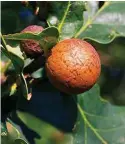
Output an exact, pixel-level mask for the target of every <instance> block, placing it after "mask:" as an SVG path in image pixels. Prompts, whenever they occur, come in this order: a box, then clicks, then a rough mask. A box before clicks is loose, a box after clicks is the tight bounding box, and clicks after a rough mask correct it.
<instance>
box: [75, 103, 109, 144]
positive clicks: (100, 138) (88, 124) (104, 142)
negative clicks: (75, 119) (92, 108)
mask: <svg viewBox="0 0 125 144" xmlns="http://www.w3.org/2000/svg"><path fill="white" fill-rule="evenodd" d="M77 107H78V110H79V112H80V114H81V116H82V118H83V119H84V121H85V123H86V124H87V126H88V127H89V128H90V129H91V130H92V131H93V132H94V134H95V135H96V136H97V138H98V139H99V140H100V141H101V142H102V143H103V144H107V142H106V141H105V140H104V139H103V138H102V137H101V135H100V134H99V133H98V132H97V131H96V130H95V128H94V127H93V126H92V125H91V123H90V122H89V121H88V120H87V118H86V115H85V113H84V111H83V110H82V108H81V106H80V105H79V104H77Z"/></svg>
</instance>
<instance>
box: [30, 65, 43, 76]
mask: <svg viewBox="0 0 125 144" xmlns="http://www.w3.org/2000/svg"><path fill="white" fill-rule="evenodd" d="M44 75H45V69H44V68H43V67H42V68H40V69H38V70H37V71H35V72H33V73H32V74H31V76H32V77H33V78H41V77H43V76H44Z"/></svg>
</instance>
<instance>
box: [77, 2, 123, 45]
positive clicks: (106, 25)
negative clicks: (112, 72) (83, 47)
mask: <svg viewBox="0 0 125 144" xmlns="http://www.w3.org/2000/svg"><path fill="white" fill-rule="evenodd" d="M124 7H125V2H118V1H117V2H109V1H108V2H105V4H104V5H103V6H102V7H101V8H100V9H99V10H98V11H97V12H96V13H95V15H94V16H93V17H91V18H89V19H88V20H87V21H86V23H84V25H83V26H82V27H81V29H80V30H79V31H78V32H77V33H76V34H75V38H80V39H92V40H94V41H96V42H98V43H103V44H106V43H110V42H111V41H112V40H114V39H115V38H116V37H125V28H124V27H125V19H124V17H125V9H124Z"/></svg>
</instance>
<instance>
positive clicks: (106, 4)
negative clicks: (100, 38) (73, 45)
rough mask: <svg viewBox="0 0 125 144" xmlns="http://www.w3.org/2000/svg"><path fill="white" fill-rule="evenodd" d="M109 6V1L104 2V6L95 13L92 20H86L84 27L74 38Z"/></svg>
mask: <svg viewBox="0 0 125 144" xmlns="http://www.w3.org/2000/svg"><path fill="white" fill-rule="evenodd" d="M109 4H110V1H106V2H105V3H104V5H103V6H102V7H101V8H100V9H99V10H98V11H97V13H96V14H95V16H93V18H91V19H88V21H87V22H86V24H85V25H83V27H82V28H81V29H80V30H79V31H78V32H77V33H76V34H75V36H74V37H75V38H77V37H78V36H79V35H80V34H81V33H82V32H84V31H85V30H86V28H87V27H88V26H89V25H90V24H91V23H92V22H93V21H94V20H95V18H96V17H97V16H98V15H99V14H100V13H101V12H102V11H103V10H104V9H105V8H106V7H107V6H108V5H109Z"/></svg>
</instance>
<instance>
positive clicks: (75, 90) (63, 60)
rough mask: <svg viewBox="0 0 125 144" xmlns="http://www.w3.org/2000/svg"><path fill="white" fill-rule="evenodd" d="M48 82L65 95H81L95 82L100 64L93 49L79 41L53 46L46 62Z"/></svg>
mask: <svg viewBox="0 0 125 144" xmlns="http://www.w3.org/2000/svg"><path fill="white" fill-rule="evenodd" d="M46 72H47V76H48V79H49V80H50V82H51V83H52V84H53V85H54V86H55V87H56V88H57V89H59V90H60V91H62V92H64V93H67V94H80V93H83V92H85V91H87V90H89V89H90V88H92V87H93V85H94V84H95V83H96V82H97V80H98V78H99V76H100V72H101V62H100V58H99V55H98V53H97V52H96V50H95V49H94V47H93V46H92V45H91V44H90V43H88V42H86V41H84V40H81V39H66V40H63V41H61V42H59V43H58V44H57V45H55V46H54V47H53V48H52V49H51V51H50V53H49V55H48V57H47V60H46Z"/></svg>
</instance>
